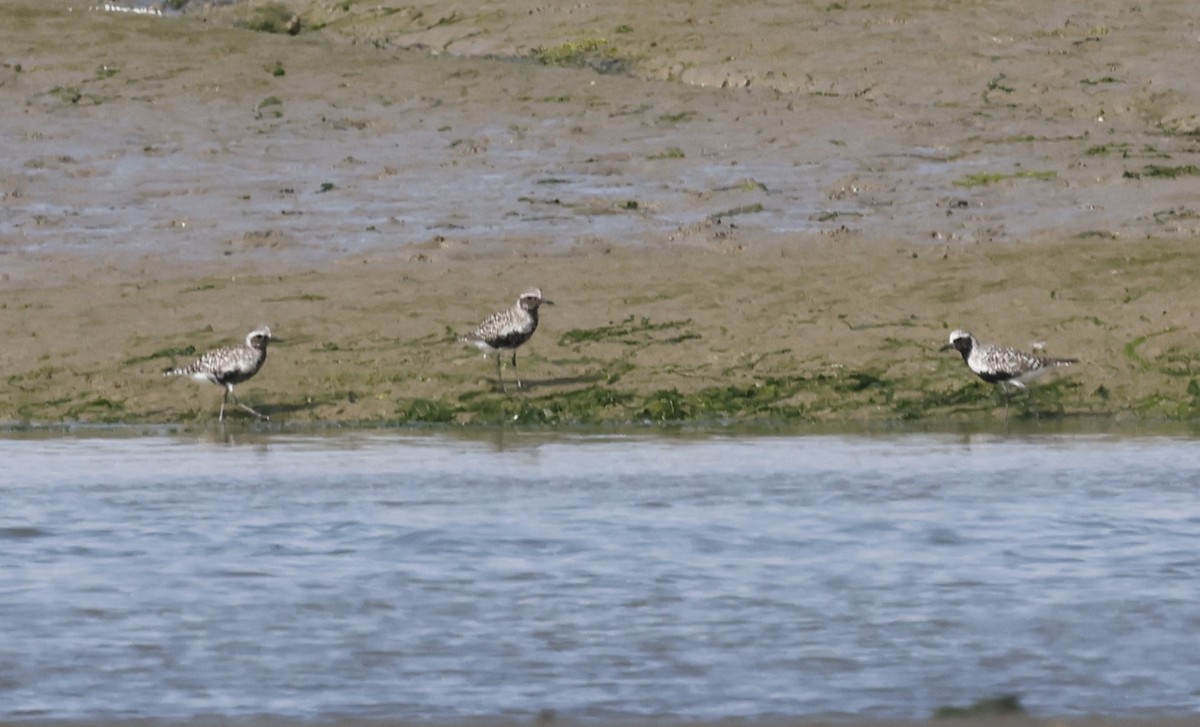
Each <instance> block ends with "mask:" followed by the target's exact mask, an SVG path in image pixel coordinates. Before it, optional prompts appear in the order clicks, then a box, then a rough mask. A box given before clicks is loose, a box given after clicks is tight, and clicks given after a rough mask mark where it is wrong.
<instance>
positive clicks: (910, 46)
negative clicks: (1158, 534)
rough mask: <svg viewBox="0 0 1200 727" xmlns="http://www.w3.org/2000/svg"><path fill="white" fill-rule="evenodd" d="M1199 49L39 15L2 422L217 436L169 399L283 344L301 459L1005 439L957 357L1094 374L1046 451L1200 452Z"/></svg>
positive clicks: (773, 28) (1175, 33)
mask: <svg viewBox="0 0 1200 727" xmlns="http://www.w3.org/2000/svg"><path fill="white" fill-rule="evenodd" d="M710 5H711V6H712V7H709V6H710ZM293 17H294V18H295V19H296V21H297V22H298V26H296V25H293V30H294V29H296V28H297V27H298V29H299V32H298V33H297V34H296V35H289V34H287V33H286V32H278V33H277V32H267V31H272V30H280V29H281V28H283V26H285V25H286V21H287V20H291V19H292V18H293ZM1198 17H1200V10H1197V9H1196V8H1194V7H1193V4H1190V3H1182V2H1168V3H1151V4H1142V5H1138V6H1136V7H1134V6H1129V5H1128V4H1125V3H1119V2H1114V1H1110V0H1099V1H1098V2H1095V3H1089V4H1088V5H1087V7H1080V6H1078V4H1077V3H1066V2H1055V3H1050V4H1049V5H1045V4H1043V5H1042V6H1039V7H1038V8H1036V9H1035V8H1033V7H1031V6H1027V4H1025V3H1021V2H1017V1H1016V0H1013V1H1010V2H992V3H988V4H987V6H986V7H982V8H980V7H971V8H966V7H962V6H959V5H957V4H923V3H917V4H914V3H911V2H907V1H905V2H901V1H900V0H893V1H887V0H885V2H882V3H872V4H871V5H870V6H869V7H863V8H857V7H849V6H847V5H846V4H843V3H831V4H824V5H820V6H817V5H797V4H794V3H780V4H771V3H767V4H758V5H756V6H754V7H747V6H743V5H728V4H706V5H699V4H695V3H687V2H663V3H654V4H651V5H645V4H637V5H634V4H628V3H620V2H608V3H602V4H587V3H579V4H575V5H563V6H554V7H550V6H546V5H544V4H539V3H535V2H520V1H518V2H509V3H504V4H503V5H502V6H487V7H484V8H482V9H480V10H479V12H478V13H477V14H473V15H464V14H463V11H462V10H461V9H460V8H457V6H455V5H454V4H453V3H450V2H429V3H422V4H419V5H413V6H410V7H405V8H403V9H394V8H393V9H389V8H384V7H382V6H377V5H375V4H371V3H335V4H330V3H308V2H300V1H297V2H288V3H276V4H268V5H266V6H263V5H259V4H256V5H255V6H249V5H236V6H233V7H226V8H213V9H209V10H198V11H196V12H192V13H189V14H186V15H185V16H183V17H179V18H158V17H143V16H134V15H130V14H128V13H118V12H106V11H103V10H98V9H93V8H89V7H87V6H85V5H79V4H75V3H71V2H65V1H63V0H13V2H9V3H5V4H4V5H3V7H0V24H3V26H4V27H6V28H8V29H9V30H8V31H7V35H8V36H9V41H8V42H6V44H5V47H4V49H3V51H2V52H3V54H4V55H3V57H2V58H0V62H2V64H3V65H2V67H0V102H2V103H0V117H3V124H2V125H0V129H2V131H0V134H3V137H4V150H5V151H4V153H5V157H6V164H5V165H4V167H3V169H0V197H2V199H3V202H4V204H3V211H2V212H0V340H2V341H3V344H2V346H0V366H2V367H3V371H4V383H3V385H0V422H6V423H8V424H9V425H14V424H17V425H19V424H43V423H57V422H131V423H171V422H207V421H209V420H211V419H212V418H214V417H215V414H216V410H217V408H218V406H219V402H220V398H221V390H220V389H218V388H217V387H214V386H209V385H203V386H199V385H195V384H193V383H191V382H187V381H180V380H173V379H163V378H162V377H161V375H160V372H161V371H162V369H164V368H166V367H168V366H170V365H173V364H179V363H184V362H186V361H188V360H190V358H191V357H193V356H194V355H196V354H198V353H200V352H202V351H204V350H206V349H208V348H211V347H214V346H219V345H229V344H235V343H238V342H240V341H241V340H242V338H243V337H244V336H245V334H246V333H247V332H248V331H249V330H251V329H252V328H253V327H255V326H257V325H259V324H262V323H267V324H269V325H270V326H271V327H272V330H273V331H275V333H276V334H277V335H278V336H279V337H280V338H282V339H285V343H283V344H281V345H278V346H274V347H272V348H271V349H270V353H269V356H268V360H267V362H266V365H265V367H264V368H263V370H262V372H261V373H260V374H259V375H258V376H257V377H256V378H254V379H252V380H250V381H249V382H247V383H245V384H243V385H241V386H239V387H238V390H237V393H238V396H239V397H240V398H241V399H242V400H244V401H246V402H247V403H249V404H251V405H252V406H254V407H255V408H256V409H258V410H260V411H263V412H264V413H267V414H270V415H271V416H272V420H273V421H276V422H278V421H282V422H294V423H303V424H308V423H339V424H356V423H358V424H366V425H374V424H404V423H415V422H423V423H499V422H511V421H518V422H529V423H549V424H564V425H567V424H595V423H609V422H612V423H640V422H674V421H700V422H705V421H760V420H762V421H787V422H801V423H804V422H821V423H825V422H833V423H855V424H858V423H864V422H865V423H892V422H943V421H956V420H961V421H970V420H980V421H984V422H993V421H999V420H1000V419H1001V418H1002V417H1004V416H1006V414H1005V407H1004V402H1003V399H1002V397H1001V396H1000V395H999V394H998V393H997V392H996V391H995V390H994V387H992V386H990V385H987V384H985V383H983V382H981V381H979V380H977V379H975V378H974V377H972V376H971V375H970V373H969V372H968V371H967V369H966V367H965V366H964V365H963V361H962V360H961V358H960V357H958V356H957V355H956V354H954V353H953V352H950V353H942V352H939V351H938V348H939V346H940V345H941V344H943V343H944V342H945V341H946V337H947V335H948V333H949V331H950V330H951V329H954V328H966V329H969V330H971V331H972V332H973V333H975V335H976V336H977V337H978V338H980V339H981V340H984V341H987V342H995V343H1003V344H1008V345H1014V346H1017V347H1021V348H1029V347H1031V346H1033V345H1034V344H1035V343H1037V344H1038V345H1039V346H1040V347H1041V348H1042V349H1043V350H1045V352H1046V353H1047V354H1049V355H1058V356H1071V357H1075V358H1079V359H1080V360H1081V363H1080V364H1079V365H1078V366H1076V367H1073V368H1072V369H1071V370H1070V371H1069V372H1068V373H1065V374H1064V375H1060V376H1056V377H1053V378H1052V379H1050V380H1048V381H1046V382H1045V384H1044V385H1042V386H1040V387H1037V388H1036V389H1034V390H1033V392H1032V393H1031V394H1029V395H1024V394H1020V395H1017V396H1014V397H1013V399H1012V405H1011V406H1012V410H1011V416H1013V417H1025V418H1038V419H1047V420H1065V419H1077V418H1095V419H1098V420H1103V421H1127V422H1135V423H1137V422H1157V421H1162V420H1168V421H1179V420H1189V419H1193V418H1195V417H1196V416H1197V415H1198V414H1200V381H1198V379H1200V373H1198V372H1200V362H1197V361H1196V359H1195V356H1196V353H1195V352H1196V350H1197V346H1196V337H1195V335H1194V333H1193V331H1192V329H1193V327H1194V325H1195V321H1194V316H1193V311H1195V310H1197V308H1198V304H1200V293H1198V292H1197V286H1196V285H1195V284H1194V281H1195V280H1196V279H1197V277H1198V275H1200V259H1198V256H1197V255H1196V254H1195V250H1194V246H1195V242H1196V240H1197V237H1198V235H1200V203H1197V201H1196V200H1197V197H1196V192H1197V190H1198V189H1200V186H1198V185H1200V78H1197V77H1195V74H1186V73H1180V72H1178V69H1179V68H1186V67H1188V64H1189V63H1190V61H1191V56H1192V55H1193V54H1194V48H1195V43H1196V34H1197V32H1200V31H1198V26H1197V20H1198ZM530 286H538V287H540V288H542V290H543V291H544V292H545V294H546V296H547V297H548V298H550V299H552V300H554V301H555V305H554V306H553V307H547V308H545V309H543V314H542V321H541V326H540V328H539V330H538V331H537V333H536V334H535V335H534V337H533V339H532V340H531V341H530V343H528V344H527V345H526V346H525V347H523V348H522V349H520V351H519V353H518V369H517V372H516V373H518V374H519V375H520V377H521V379H522V381H523V383H524V384H525V386H524V389H523V390H522V391H519V392H517V391H512V390H510V391H509V392H507V393H505V392H500V391H496V390H495V387H494V368H493V366H492V362H490V361H484V360H483V359H482V358H481V357H480V356H479V354H478V352H477V351H476V350H475V349H474V348H471V347H468V346H465V345H463V344H460V343H458V342H457V336H458V335H461V334H463V333H466V332H467V331H469V330H470V329H471V328H472V327H473V326H474V325H475V324H476V323H478V322H479V321H480V320H481V319H482V318H483V317H484V316H485V315H487V314H488V313H490V312H492V311H494V310H499V309H501V308H504V307H507V306H509V305H512V303H513V302H514V301H515V299H516V297H517V295H518V294H519V293H520V292H521V291H522V290H524V289H525V288H527V287H530ZM511 373H512V372H511V371H509V370H506V377H507V376H509V375H511Z"/></svg>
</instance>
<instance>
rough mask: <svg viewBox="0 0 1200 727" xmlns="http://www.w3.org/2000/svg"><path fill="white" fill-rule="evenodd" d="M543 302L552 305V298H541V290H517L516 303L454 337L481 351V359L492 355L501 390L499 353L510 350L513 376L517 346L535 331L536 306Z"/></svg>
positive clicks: (519, 380)
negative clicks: (468, 331) (482, 356)
mask: <svg viewBox="0 0 1200 727" xmlns="http://www.w3.org/2000/svg"><path fill="white" fill-rule="evenodd" d="M543 303H545V304H546V305H554V301H552V300H546V299H545V298H543V297H542V291H541V290H539V289H538V288H530V289H529V290H526V291H525V292H524V293H521V297H519V298H517V302H516V304H515V305H514V306H513V307H512V308H509V309H507V310H502V311H497V312H496V313H493V314H491V315H490V316H488V317H487V318H485V319H483V323H480V324H479V326H478V327H477V328H476V329H475V330H474V331H471V332H470V333H468V334H467V335H465V336H462V337H460V338H459V339H458V340H459V341H462V342H463V343H469V344H471V345H472V346H475V347H476V348H478V349H479V350H480V351H483V355H484V358H486V357H487V356H489V355H491V354H496V381H497V382H498V384H499V386H500V390H501V391H506V389H505V388H504V377H503V375H501V373H500V352H501V351H512V367H513V375H514V376H516V371H517V349H518V348H520V346H521V344H523V343H525V342H526V341H528V340H529V337H530V336H532V335H533V332H534V331H536V330H537V326H538V307H539V306H541V305H542V304H543ZM517 388H518V389H519V388H521V378H520V377H519V376H518V377H517Z"/></svg>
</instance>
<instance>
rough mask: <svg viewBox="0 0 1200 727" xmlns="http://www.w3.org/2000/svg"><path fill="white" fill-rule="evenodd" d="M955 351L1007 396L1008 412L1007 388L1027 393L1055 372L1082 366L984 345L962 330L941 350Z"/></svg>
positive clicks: (1067, 361) (973, 369) (1072, 362)
mask: <svg viewBox="0 0 1200 727" xmlns="http://www.w3.org/2000/svg"><path fill="white" fill-rule="evenodd" d="M950 349H954V350H956V351H958V352H959V353H960V354H962V357H963V361H965V362H966V363H967V368H969V369H971V371H972V372H973V373H974V374H975V375H976V376H978V377H979V378H981V379H983V380H984V381H986V382H988V383H989V384H998V385H1000V387H1001V389H1003V390H1004V393H1005V400H1004V404H1005V409H1006V410H1007V408H1008V398H1007V394H1008V391H1007V389H1005V388H1004V387H1005V386H1009V385H1010V386H1013V387H1015V388H1018V389H1027V388H1028V386H1027V385H1028V384H1029V383H1030V382H1031V381H1032V380H1033V379H1036V378H1037V377H1039V376H1041V375H1043V374H1046V373H1049V372H1051V371H1054V370H1055V369H1059V368H1063V367H1065V366H1071V365H1073V364H1077V363H1079V359H1074V358H1053V357H1050V356H1039V355H1037V354H1033V353H1026V352H1025V351H1021V350H1018V349H1015V348H1011V347H1009V346H993V345H990V344H986V343H980V342H979V341H978V340H977V339H976V338H975V336H972V335H971V334H970V333H969V332H967V331H964V330H962V329H955V330H953V331H951V332H950V341H949V343H947V344H946V345H944V346H942V347H941V349H940V350H942V351H949V350H950Z"/></svg>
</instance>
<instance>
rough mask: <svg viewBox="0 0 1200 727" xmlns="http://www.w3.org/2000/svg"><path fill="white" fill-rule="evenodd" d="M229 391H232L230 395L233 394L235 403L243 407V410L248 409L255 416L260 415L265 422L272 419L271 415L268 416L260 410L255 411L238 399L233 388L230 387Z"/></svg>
mask: <svg viewBox="0 0 1200 727" xmlns="http://www.w3.org/2000/svg"><path fill="white" fill-rule="evenodd" d="M229 393H230V395H232V396H233V403H234V404H237V405H238V408H239V409H242V410H245V411H248V412H250V413H251V414H253V415H254V416H256V417H258V418H259V419H261V420H262V421H264V422H269V421H271V417H269V416H267V415H266V414H259V413H258V412H256V411H254V410H253V409H251V408H250V407H248V406H246V405H245V404H243V403H242V402H240V401H238V398H237V394H234V393H233V389H230V390H229Z"/></svg>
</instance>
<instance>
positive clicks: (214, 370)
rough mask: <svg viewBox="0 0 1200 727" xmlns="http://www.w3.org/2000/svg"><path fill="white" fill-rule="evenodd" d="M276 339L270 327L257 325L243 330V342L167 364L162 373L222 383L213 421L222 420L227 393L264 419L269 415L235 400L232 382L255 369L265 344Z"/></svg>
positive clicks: (247, 377) (241, 405)
mask: <svg viewBox="0 0 1200 727" xmlns="http://www.w3.org/2000/svg"><path fill="white" fill-rule="evenodd" d="M271 341H277V342H278V341H279V339H278V338H273V337H272V336H271V329H270V328H268V327H267V326H259V327H258V328H255V329H254V330H253V331H250V333H248V334H246V343H245V344H244V345H241V346H226V347H224V348H217V349H214V350H212V351H208V352H206V353H204V354H203V355H201V356H200V358H198V359H196V360H195V361H193V362H192V363H190V364H188V365H187V366H181V367H178V368H173V367H168V368H166V369H164V370H163V376H188V377H190V378H193V379H195V380H196V381H211V382H212V383H214V384H217V385H219V386H224V387H225V397H224V398H223V399H221V413H220V414H218V415H217V421H224V420H225V404H226V403H227V402H228V401H229V397H231V396H232V397H233V403H234V404H237V406H238V407H239V408H241V409H244V410H246V411H248V412H250V413H251V414H253V415H254V416H256V417H258V418H259V419H262V420H264V421H269V420H270V418H271V417H269V416H267V415H265V414H260V413H258V412H256V411H254V410H253V409H251V408H250V407H248V406H246V405H245V404H243V403H241V402H240V401H238V400H237V395H236V394H234V393H233V387H234V384H240V383H242V382H243V381H245V380H246V379H249V378H250V377H251V376H254V375H255V374H257V373H258V370H259V369H261V368H262V365H263V362H264V361H266V360H267V344H268V343H270V342H271Z"/></svg>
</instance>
